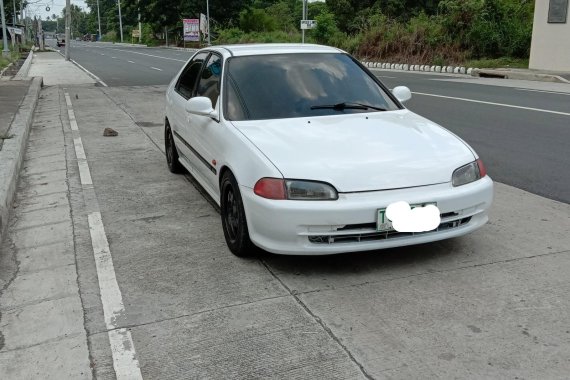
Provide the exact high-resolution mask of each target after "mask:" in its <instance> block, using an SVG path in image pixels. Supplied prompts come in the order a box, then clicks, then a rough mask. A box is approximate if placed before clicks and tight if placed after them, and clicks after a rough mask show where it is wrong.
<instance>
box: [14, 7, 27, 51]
mask: <svg viewBox="0 0 570 380" xmlns="http://www.w3.org/2000/svg"><path fill="white" fill-rule="evenodd" d="M14 1H15V0H14ZM20 24H22V25H24V29H23V30H22V42H23V43H24V44H25V43H26V23H25V20H24V0H20Z"/></svg>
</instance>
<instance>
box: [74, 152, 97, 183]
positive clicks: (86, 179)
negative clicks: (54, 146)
mask: <svg viewBox="0 0 570 380" xmlns="http://www.w3.org/2000/svg"><path fill="white" fill-rule="evenodd" d="M75 154H76V155H77V152H75ZM83 154H85V153H83ZM77 167H79V179H80V181H81V185H83V186H87V185H93V180H92V179H91V172H90V171H89V165H88V164H87V160H79V159H78V160H77Z"/></svg>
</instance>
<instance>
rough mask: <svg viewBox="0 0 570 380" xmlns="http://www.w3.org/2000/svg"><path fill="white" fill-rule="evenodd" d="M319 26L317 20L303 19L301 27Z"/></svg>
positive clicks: (311, 27)
mask: <svg viewBox="0 0 570 380" xmlns="http://www.w3.org/2000/svg"><path fill="white" fill-rule="evenodd" d="M315 26H317V21H316V20H301V29H313V28H314V27H315Z"/></svg>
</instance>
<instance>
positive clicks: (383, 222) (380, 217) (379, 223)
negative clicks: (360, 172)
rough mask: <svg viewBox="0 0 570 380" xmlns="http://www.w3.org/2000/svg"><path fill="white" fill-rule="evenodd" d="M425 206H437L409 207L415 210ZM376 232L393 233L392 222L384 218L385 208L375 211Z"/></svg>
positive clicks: (417, 205)
mask: <svg viewBox="0 0 570 380" xmlns="http://www.w3.org/2000/svg"><path fill="white" fill-rule="evenodd" d="M427 205H434V206H437V203H436V202H426V203H419V204H415V205H411V206H410V207H411V208H416V207H424V206H427ZM376 231H378V232H389V231H395V230H394V227H393V226H392V222H391V221H390V219H388V217H387V216H386V209H385V208H379V209H378V210H377V218H376Z"/></svg>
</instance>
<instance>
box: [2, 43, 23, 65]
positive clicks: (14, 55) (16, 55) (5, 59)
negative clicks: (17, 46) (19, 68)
mask: <svg viewBox="0 0 570 380" xmlns="http://www.w3.org/2000/svg"><path fill="white" fill-rule="evenodd" d="M3 49H4V45H3V44H2V42H0V70H2V69H4V68H5V67H6V66H8V65H9V64H10V63H12V62H14V61H17V60H18V59H19V58H20V53H19V52H17V51H13V50H12V46H10V57H3V56H2V50H3Z"/></svg>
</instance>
